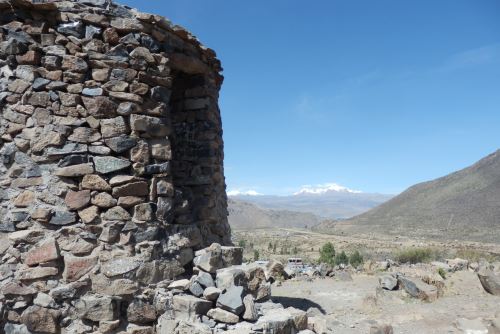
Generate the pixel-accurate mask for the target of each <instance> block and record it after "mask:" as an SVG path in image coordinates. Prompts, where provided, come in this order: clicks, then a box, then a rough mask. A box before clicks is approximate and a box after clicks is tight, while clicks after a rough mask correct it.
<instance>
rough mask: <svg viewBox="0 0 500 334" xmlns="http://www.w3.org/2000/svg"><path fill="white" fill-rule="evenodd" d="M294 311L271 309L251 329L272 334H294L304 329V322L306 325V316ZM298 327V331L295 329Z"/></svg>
mask: <svg viewBox="0 0 500 334" xmlns="http://www.w3.org/2000/svg"><path fill="white" fill-rule="evenodd" d="M295 310H296V309H293V308H292V309H290V310H288V309H282V308H277V309H272V310H269V311H267V312H266V313H265V314H264V315H263V316H262V317H260V318H259V320H257V322H256V323H255V325H254V326H253V327H252V329H253V330H254V331H257V332H264V333H274V334H295V333H297V332H298V331H299V330H301V329H306V328H304V321H305V324H306V325H307V315H305V312H303V313H300V315H299V314H298V313H296V312H295ZM296 323H297V325H299V326H300V329H299V328H297V327H296Z"/></svg>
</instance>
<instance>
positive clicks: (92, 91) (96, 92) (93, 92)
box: [82, 88, 103, 96]
mask: <svg viewBox="0 0 500 334" xmlns="http://www.w3.org/2000/svg"><path fill="white" fill-rule="evenodd" d="M82 94H83V95H87V96H101V95H102V94H103V90H102V88H84V89H83V90H82Z"/></svg>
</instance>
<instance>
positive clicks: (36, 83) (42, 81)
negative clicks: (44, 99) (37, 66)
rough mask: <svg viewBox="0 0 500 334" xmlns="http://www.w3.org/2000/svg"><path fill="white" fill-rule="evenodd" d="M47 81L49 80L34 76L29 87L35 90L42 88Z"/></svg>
mask: <svg viewBox="0 0 500 334" xmlns="http://www.w3.org/2000/svg"><path fill="white" fill-rule="evenodd" d="M49 83H50V80H47V79H44V78H36V79H35V81H33V85H32V86H31V87H32V88H33V90H36V91H39V90H44V89H45V87H46V86H47V85H48V84H49Z"/></svg>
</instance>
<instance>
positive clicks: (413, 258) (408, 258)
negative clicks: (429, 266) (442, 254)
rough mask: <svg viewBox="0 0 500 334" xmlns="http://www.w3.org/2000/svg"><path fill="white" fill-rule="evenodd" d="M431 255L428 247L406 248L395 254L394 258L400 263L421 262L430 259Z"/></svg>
mask: <svg viewBox="0 0 500 334" xmlns="http://www.w3.org/2000/svg"><path fill="white" fill-rule="evenodd" d="M432 255H433V252H432V249H430V248H408V249H405V250H402V251H401V252H399V253H398V254H396V260H397V261H398V262H400V263H411V264H415V263H423V262H428V261H429V260H431V258H432Z"/></svg>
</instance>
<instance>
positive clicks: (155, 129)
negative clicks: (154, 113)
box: [130, 114, 170, 137]
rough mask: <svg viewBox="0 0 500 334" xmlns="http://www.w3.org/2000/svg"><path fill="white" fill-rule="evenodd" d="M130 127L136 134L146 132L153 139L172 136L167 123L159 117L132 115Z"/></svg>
mask: <svg viewBox="0 0 500 334" xmlns="http://www.w3.org/2000/svg"><path fill="white" fill-rule="evenodd" d="M130 127H131V128H132V130H133V131H135V132H139V133H141V132H145V133H147V134H149V135H150V136H152V137H164V136H168V135H169V134H170V127H169V126H168V125H167V121H166V120H164V119H162V118H158V117H151V116H145V115H137V114H132V115H130Z"/></svg>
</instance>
